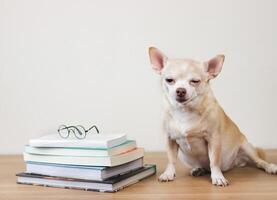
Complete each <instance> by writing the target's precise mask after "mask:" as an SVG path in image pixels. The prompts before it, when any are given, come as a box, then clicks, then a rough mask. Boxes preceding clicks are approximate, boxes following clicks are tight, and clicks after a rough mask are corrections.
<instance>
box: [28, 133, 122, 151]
mask: <svg viewBox="0 0 277 200" xmlns="http://www.w3.org/2000/svg"><path fill="white" fill-rule="evenodd" d="M126 140H127V138H126V134H87V136H86V138H85V139H78V138H76V137H75V136H74V135H70V136H69V137H68V138H62V137H61V136H60V135H59V134H58V133H57V134H50V135H45V136H42V137H40V138H36V139H31V140H30V141H29V145H30V146H33V147H89V148H91V147H93V148H103V149H107V148H112V147H114V146H118V145H120V144H122V143H124V142H126Z"/></svg>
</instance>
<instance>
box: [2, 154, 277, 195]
mask: <svg viewBox="0 0 277 200" xmlns="http://www.w3.org/2000/svg"><path fill="white" fill-rule="evenodd" d="M266 152H267V157H268V160H269V161H271V162H274V163H277V150H267V151H266ZM166 162H167V161H166V155H165V153H163V152H148V153H146V154H145V163H154V164H156V165H157V170H158V171H157V175H156V176H152V177H150V178H148V179H145V180H143V181H141V182H139V183H137V184H134V185H132V186H130V187H127V188H125V189H123V190H121V191H119V192H117V193H99V192H92V191H83V190H72V189H61V188H49V187H42V186H31V185H21V184H16V177H15V174H16V173H18V172H22V171H24V170H25V164H24V162H23V158H22V156H20V155H2V156H0V200H40V199H42V200H53V199H63V200H64V199H68V200H85V199H90V200H91V199H100V200H101V199H131V200H135V199H172V200H175V199H195V200H201V199H205V200H209V199H221V200H227V199H236V200H237V199H245V200H255V199H261V200H267V199H268V200H277V175H269V174H266V173H264V172H263V171H261V170H259V169H256V168H252V167H244V168H237V169H233V170H231V171H229V172H227V173H225V177H226V178H227V179H228V180H229V181H230V183H231V184H230V186H228V187H225V188H222V187H216V186H213V185H212V184H211V181H210V177H209V176H208V175H207V176H204V177H191V176H189V173H188V172H189V171H188V168H186V167H184V166H183V165H182V164H181V163H178V165H177V178H176V180H175V181H173V182H167V183H160V182H158V181H157V177H158V175H159V174H160V173H161V172H162V171H163V170H164V168H165V166H166Z"/></svg>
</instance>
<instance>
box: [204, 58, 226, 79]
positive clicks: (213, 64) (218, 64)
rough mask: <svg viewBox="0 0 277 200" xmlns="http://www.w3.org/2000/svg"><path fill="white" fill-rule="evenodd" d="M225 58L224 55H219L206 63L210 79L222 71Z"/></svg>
mask: <svg viewBox="0 0 277 200" xmlns="http://www.w3.org/2000/svg"><path fill="white" fill-rule="evenodd" d="M224 59H225V56H224V55H217V56H216V57H214V58H212V59H210V60H209V61H207V62H206V63H205V65H206V66H205V67H206V72H207V73H208V80H210V79H213V78H215V77H216V76H217V75H218V74H219V73H220V72H221V69H222V66H223V62H224Z"/></svg>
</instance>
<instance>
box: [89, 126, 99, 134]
mask: <svg viewBox="0 0 277 200" xmlns="http://www.w3.org/2000/svg"><path fill="white" fill-rule="evenodd" d="M93 128H95V130H96V131H97V133H99V130H98V128H97V126H95V125H93V126H92V127H90V128H89V129H88V130H86V132H88V131H90V130H91V129H93Z"/></svg>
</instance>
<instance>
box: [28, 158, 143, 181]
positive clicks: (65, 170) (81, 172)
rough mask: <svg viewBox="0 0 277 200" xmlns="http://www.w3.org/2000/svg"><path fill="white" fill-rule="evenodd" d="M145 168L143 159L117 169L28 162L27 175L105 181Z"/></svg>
mask: <svg viewBox="0 0 277 200" xmlns="http://www.w3.org/2000/svg"><path fill="white" fill-rule="evenodd" d="M142 166H143V158H139V159H137V160H134V161H131V162H128V163H125V164H123V165H119V166H116V167H94V166H81V165H63V164H51V163H37V162H27V163H26V173H29V174H41V175H46V176H56V177H64V178H75V179H84V180H97V181H103V180H106V179H108V178H111V177H114V176H118V175H122V174H125V173H128V172H130V171H133V170H136V169H138V168H141V167H142Z"/></svg>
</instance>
